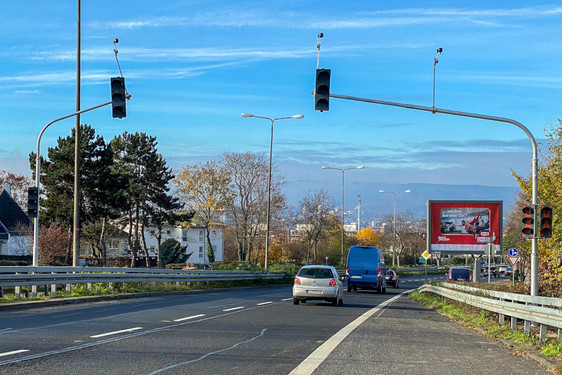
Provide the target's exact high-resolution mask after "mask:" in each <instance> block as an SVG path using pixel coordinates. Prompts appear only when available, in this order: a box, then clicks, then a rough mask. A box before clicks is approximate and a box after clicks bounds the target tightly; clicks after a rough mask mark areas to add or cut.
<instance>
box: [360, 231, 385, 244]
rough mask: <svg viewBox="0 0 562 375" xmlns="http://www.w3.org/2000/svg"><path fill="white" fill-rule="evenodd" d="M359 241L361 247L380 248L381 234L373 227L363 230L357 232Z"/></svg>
mask: <svg viewBox="0 0 562 375" xmlns="http://www.w3.org/2000/svg"><path fill="white" fill-rule="evenodd" d="M357 241H359V245H361V246H379V242H380V233H379V232H378V231H376V230H374V229H373V228H371V227H367V228H361V229H359V232H357Z"/></svg>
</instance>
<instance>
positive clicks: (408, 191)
mask: <svg viewBox="0 0 562 375" xmlns="http://www.w3.org/2000/svg"><path fill="white" fill-rule="evenodd" d="M411 192H412V190H410V189H408V190H406V191H405V192H404V193H411Z"/></svg>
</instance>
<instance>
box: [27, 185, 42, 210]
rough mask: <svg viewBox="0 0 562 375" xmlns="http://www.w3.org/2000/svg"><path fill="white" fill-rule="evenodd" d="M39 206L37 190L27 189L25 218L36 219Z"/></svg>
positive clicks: (35, 188)
mask: <svg viewBox="0 0 562 375" xmlns="http://www.w3.org/2000/svg"><path fill="white" fill-rule="evenodd" d="M38 204H39V189H38V188H37V187H35V186H31V187H28V188H27V216H29V217H30V218H36V217H37V208H38Z"/></svg>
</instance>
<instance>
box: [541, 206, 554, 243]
mask: <svg viewBox="0 0 562 375" xmlns="http://www.w3.org/2000/svg"><path fill="white" fill-rule="evenodd" d="M539 234H540V237H542V238H550V237H552V206H550V205H542V206H541V215H540V233H539Z"/></svg>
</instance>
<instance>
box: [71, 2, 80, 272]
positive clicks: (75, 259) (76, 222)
mask: <svg viewBox="0 0 562 375" xmlns="http://www.w3.org/2000/svg"><path fill="white" fill-rule="evenodd" d="M80 13H81V6H80V0H78V11H77V14H78V16H77V24H76V29H77V36H76V113H79V112H80V60H81V59H80V48H81V47H80V44H81V35H80V32H81V31H80V29H81V25H80V22H81V21H80ZM80 144H81V142H80V115H79V114H78V115H76V125H75V130H74V217H73V228H74V230H73V231H72V266H73V267H78V266H79V265H80V264H79V258H80Z"/></svg>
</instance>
